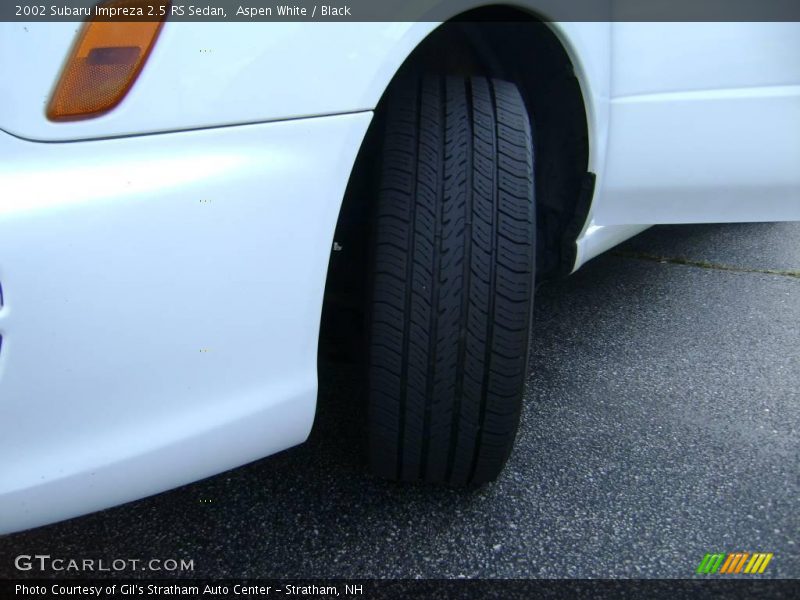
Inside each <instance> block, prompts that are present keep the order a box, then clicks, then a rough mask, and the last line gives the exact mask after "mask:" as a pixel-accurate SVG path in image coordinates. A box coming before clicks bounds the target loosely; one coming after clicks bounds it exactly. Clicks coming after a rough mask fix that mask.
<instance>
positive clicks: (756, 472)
mask: <svg viewBox="0 0 800 600" xmlns="http://www.w3.org/2000/svg"><path fill="white" fill-rule="evenodd" d="M533 339H534V342H533V351H532V369H531V372H530V376H529V378H528V391H527V393H526V398H525V409H524V414H523V420H522V425H521V428H520V432H519V437H518V440H517V444H516V448H515V450H514V453H513V455H512V457H511V459H510V461H509V463H508V465H507V468H506V470H505V472H504V473H503V475H502V476H501V478H500V479H499V480H498V481H497V482H496V483H494V484H492V485H489V486H487V487H485V488H483V489H480V490H477V491H472V492H466V491H456V490H450V489H443V488H438V487H429V486H423V485H398V484H392V483H387V482H383V481H379V480H376V479H373V478H372V477H371V476H369V475H368V474H366V473H365V471H364V469H363V467H362V462H361V451H362V450H361V444H360V427H361V419H362V418H363V415H362V413H361V412H360V411H359V410H357V409H356V407H357V405H358V402H359V397H360V394H361V385H362V384H361V383H360V381H359V379H358V377H357V376H356V373H355V370H354V368H353V367H352V366H347V365H343V364H330V365H325V366H324V367H323V368H322V372H321V389H322V392H321V397H320V408H319V415H318V418H317V422H316V424H315V427H314V431H313V433H312V435H311V439H310V440H309V442H308V443H306V444H305V445H303V446H300V447H298V448H294V449H291V450H288V451H286V452H283V453H281V454H279V455H276V456H272V457H269V458H266V459H264V460H261V461H258V462H256V463H253V464H251V465H248V466H245V467H243V468H240V469H236V470H234V471H230V472H227V473H224V474H222V475H219V476H217V477H214V478H211V479H207V480H204V481H201V482H198V483H196V484H193V485H189V486H186V487H183V488H180V489H177V490H173V491H170V492H167V493H164V494H161V495H159V496H155V497H152V498H148V499H145V500H141V501H138V502H134V503H130V504H127V505H125V506H122V507H118V508H114V509H110V510H107V511H104V512H101V513H97V514H93V515H88V516H85V517H81V518H78V519H73V520H71V521H67V522H64V523H60V524H55V525H52V526H48V527H44V528H39V529H36V530H32V531H28V532H23V533H20V534H15V535H11V536H7V537H4V538H0V576H11V575H16V574H17V573H15V572H13V568H12V561H11V557H13V556H15V555H17V554H20V553H26V554H34V553H43V552H46V553H49V554H51V555H54V556H55V555H57V556H65V557H94V558H106V559H107V560H110V559H112V558H118V557H145V558H148V557H164V558H189V559H193V560H194V566H195V568H194V572H193V573H192V575H194V576H200V577H275V578H288V577H295V578H311V577H346V578H350V577H359V578H371V577H508V578H527V577H601V578H616V577H691V576H693V574H694V571H695V569H696V567H697V565H698V563H699V562H700V560H701V559H702V557H703V556H704V554H706V553H710V552H721V553H727V552H737V551H746V552H772V553H774V558H773V559H772V561H771V563H770V564H769V566H768V569H767V571H766V573H765V576H770V577H784V578H787V577H792V578H797V577H800V434H799V432H800V223H794V224H783V223H776V224H731V225H692V226H668V227H667V226H664V227H657V228H653V229H651V230H648V231H646V232H644V233H643V234H641V235H640V236H638V237H636V238H634V239H633V240H631V241H629V242H628V243H626V244H625V245H623V246H622V247H620V248H617V249H616V250H614V251H612V252H611V253H607V254H605V255H603V256H602V257H599V258H597V259H595V260H593V261H591V262H590V263H589V264H587V265H586V266H585V267H584V268H582V269H581V270H580V271H579V272H578V273H576V274H575V275H574V276H572V277H570V278H568V279H566V280H565V281H562V282H558V283H553V284H547V285H545V286H543V287H542V288H541V289H540V290H539V292H538V294H537V298H536V310H535V327H534V338H533Z"/></svg>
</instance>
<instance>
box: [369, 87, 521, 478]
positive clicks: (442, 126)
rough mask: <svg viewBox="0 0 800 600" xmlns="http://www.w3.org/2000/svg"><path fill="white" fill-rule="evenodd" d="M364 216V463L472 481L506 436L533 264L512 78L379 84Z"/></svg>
mask: <svg viewBox="0 0 800 600" xmlns="http://www.w3.org/2000/svg"><path fill="white" fill-rule="evenodd" d="M385 118H386V128H385V138H384V147H383V154H382V160H383V165H382V168H381V182H380V190H379V194H378V197H377V202H376V208H375V211H374V215H373V222H372V226H373V242H372V253H373V264H372V272H371V287H372V289H371V291H372V298H371V302H370V309H369V310H370V323H369V368H368V379H369V386H368V394H369V399H368V428H369V431H368V434H369V448H368V455H369V462H370V467H371V469H372V470H373V472H374V473H375V474H377V475H379V476H382V477H385V478H389V479H400V480H405V481H412V480H421V481H427V482H435V483H446V484H449V485H454V486H476V485H480V484H482V483H485V482H488V481H492V480H494V479H495V478H496V477H497V475H498V474H499V473H500V471H501V470H502V468H503V465H504V464H505V462H506V460H507V459H508V456H509V454H510V453H511V448H512V445H513V443H514V437H515V436H516V431H517V427H518V425H519V417H520V410H521V406H522V393H523V389H524V383H525V376H526V371H527V364H526V363H527V352H528V342H529V337H528V336H529V327H530V320H531V308H532V303H533V285H534V269H535V266H534V265H535V264H536V263H535V256H534V252H535V247H536V244H535V222H534V215H535V212H534V192H533V190H534V187H533V147H532V140H531V131H530V124H529V120H528V115H527V112H526V109H525V105H524V103H523V101H522V98H521V96H520V93H519V91H518V90H517V88H516V86H514V85H513V84H511V83H508V82H504V81H496V80H488V79H485V78H481V77H473V78H470V79H465V78H463V77H447V78H443V77H429V78H424V79H422V80H421V81H419V82H416V81H415V82H413V83H411V84H410V85H409V84H406V85H404V86H402V87H400V88H399V89H397V90H395V91H394V92H392V93H391V95H390V97H389V99H388V104H387V107H386V113H385Z"/></svg>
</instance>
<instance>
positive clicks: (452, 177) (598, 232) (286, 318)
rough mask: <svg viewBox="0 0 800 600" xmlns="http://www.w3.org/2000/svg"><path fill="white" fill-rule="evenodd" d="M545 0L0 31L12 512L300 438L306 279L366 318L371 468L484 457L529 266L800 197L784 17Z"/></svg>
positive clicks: (1, 238) (51, 509)
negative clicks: (409, 13) (442, 10)
mask: <svg viewBox="0 0 800 600" xmlns="http://www.w3.org/2000/svg"><path fill="white" fill-rule="evenodd" d="M130 2H132V3H134V4H135V3H136V0H130ZM118 4H119V3H118ZM477 4H478V2H468V1H465V2H461V3H459V6H460V7H461V9H464V7H470V6H473V5H477ZM536 5H537V3H536V1H535V0H510V1H508V2H504V7H503V8H499V7H487V6H484V7H482V8H479V9H475V10H473V11H472V12H470V13H466V14H463V13H456V12H454V13H453V14H452V15H451V17H452V18H451V19H443V22H403V23H399V22H390V23H386V22H383V23H378V22H363V23H355V22H343V23H336V24H326V23H289V22H287V23H253V24H243V23H225V22H219V23H187V22H174V21H171V20H170V19H165V21H164V22H163V23H162V22H157V21H150V22H142V23H135V22H125V23H116V24H109V23H103V22H100V21H93V22H86V23H83V24H78V23H55V22H44V21H41V20H36V19H34V18H31V19H30V20H29V22H25V23H21V22H6V23H2V24H0V73H2V74H3V77H2V79H0V130H2V131H1V132H0V286H1V288H2V293H1V294H0V298H1V300H0V336H2V337H1V338H0V340H1V341H2V345H1V346H0V456H2V457H3V458H2V461H0V532H10V531H15V530H21V529H25V528H29V527H33V526H37V525H40V524H44V523H48V522H53V521H56V520H59V519H64V518H67V517H71V516H74V515H78V514H82V513H86V512H90V511H93V510H97V509H101V508H104V507H108V506H112V505H115V504H118V503H122V502H125V501H129V500H132V499H135V498H140V497H143V496H146V495H148V494H153V493H156V492H159V491H162V490H165V489H168V488H171V487H175V486H178V485H181V484H184V483H187V482H191V481H194V480H197V479H199V478H202V477H205V476H208V475H212V474H214V473H218V472H221V471H223V470H225V469H229V468H232V467H235V466H238V465H242V464H244V463H247V462H249V461H252V460H255V459H258V458H261V457H264V456H267V455H269V454H271V453H274V452H277V451H279V450H282V449H285V448H288V447H290V446H293V445H295V444H298V443H300V442H302V441H303V440H305V439H306V437H307V435H308V433H309V430H310V428H311V425H312V421H313V419H314V412H315V403H316V398H317V348H318V342H319V337H320V329H321V327H320V322H321V315H322V312H323V304H324V303H325V307H326V311H328V310H329V309H330V311H331V313H332V314H337V313H336V310H337V306H338V307H341V306H344V307H345V310H347V309H352V310H354V311H355V312H356V313H359V312H360V313H363V314H364V315H365V316H366V322H367V325H366V331H365V339H366V343H365V345H364V351H363V356H364V358H365V363H366V365H367V367H366V368H367V377H368V392H367V396H368V397H367V405H368V419H367V423H366V426H365V431H364V436H365V439H366V440H367V444H366V445H367V447H368V460H369V463H370V467H371V469H372V470H373V471H374V472H375V473H377V474H378V475H381V476H384V477H387V478H396V479H401V480H424V481H428V482H439V483H444V484H448V485H468V486H474V485H479V484H481V483H484V482H488V481H491V480H492V479H494V478H495V477H497V476H498V474H499V473H500V471H501V469H502V467H503V464H504V462H505V461H506V458H507V457H508V455H509V453H510V451H511V447H512V444H513V441H514V436H515V431H516V428H517V423H518V419H519V414H520V403H521V398H522V391H523V382H524V378H525V374H526V364H527V354H528V343H529V340H528V334H529V328H530V322H531V306H532V299H533V291H534V284H535V281H536V280H540V281H541V280H544V279H548V278H553V277H558V276H562V275H566V274H569V273H570V272H572V271H574V270H575V269H577V268H579V267H580V266H581V265H583V264H584V263H585V262H586V261H587V260H589V259H590V258H592V257H593V256H596V255H597V254H599V253H601V252H603V251H605V250H606V249H608V248H610V247H612V246H614V245H615V244H617V243H619V242H621V241H622V240H624V239H626V238H628V237H630V236H632V235H634V234H636V233H637V232H639V231H641V230H643V229H644V228H646V227H647V226H649V225H652V224H656V223H688V222H693V223H697V222H715V221H726V222H730V221H767V220H769V221H774V220H797V219H798V218H800V204H799V203H798V200H800V25H799V24H798V23H796V22H786V23H780V22H775V23H735V22H730V23H659V22H646V23H629V22H613V23H609V22H553V21H549V20H546V19H541V18H534V17H533V16H532V14H533V13H532V12H531V11H533V10H534V9H535V8H536ZM362 298H363V300H362ZM338 314H342V313H338ZM353 331H355V328H354V329H353ZM353 335H355V333H354V334H353ZM533 368H535V365H533Z"/></svg>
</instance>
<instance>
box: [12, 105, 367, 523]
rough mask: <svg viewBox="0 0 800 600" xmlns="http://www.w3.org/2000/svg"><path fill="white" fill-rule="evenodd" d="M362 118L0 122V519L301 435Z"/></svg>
mask: <svg viewBox="0 0 800 600" xmlns="http://www.w3.org/2000/svg"><path fill="white" fill-rule="evenodd" d="M370 119H371V113H369V112H365V113H358V114H351V115H342V116H333V117H321V118H314V119H302V120H296V121H288V122H278V123H271V124H263V125H249V126H241V127H231V128H221V129H213V130H203V131H193V132H184V133H172V134H161V135H152V136H144V137H136V138H122V139H113V140H102V141H92V142H78V143H61V144H42V143H34V142H27V141H22V140H19V139H17V138H14V137H12V136H9V135H6V134H0V285H1V286H2V293H3V306H2V308H0V335H2V347H0V533H5V532H9V531H16V530H21V529H25V528H29V527H33V526H37V525H40V524H44V523H47V522H52V521H56V520H60V519H64V518H68V517H71V516H75V515H78V514H82V513H86V512H90V511H93V510H98V509H101V508H105V507H108V506H112V505H115V504H119V503H122V502H126V501H129V500H132V499H135V498H139V497H142V496H146V495H149V494H152V493H156V492H159V491H162V490H165V489H168V488H171V487H175V486H178V485H182V484H184V483H187V482H190V481H194V480H196V479H199V478H202V477H205V476H209V475H212V474H214V473H218V472H220V471H223V470H225V469H229V468H232V467H235V466H238V465H241V464H244V463H247V462H249V461H252V460H255V459H258V458H260V457H263V456H266V455H268V454H271V453H274V452H277V451H279V450H282V449H284V448H287V447H290V446H292V445H295V444H298V443H300V442H302V441H303V440H304V439H305V438H306V437H307V435H308V433H309V430H310V428H311V424H312V422H313V416H314V408H315V402H316V392H317V379H316V362H317V338H318V330H319V320H320V312H321V306H322V296H323V291H324V285H325V274H326V270H327V266H328V258H329V253H330V248H331V242H332V238H333V231H334V228H335V225H336V219H337V216H338V211H339V207H340V203H341V200H342V196H343V194H344V190H345V186H346V185H347V179H348V177H349V174H350V171H351V167H352V164H353V162H354V160H355V156H356V153H357V151H358V148H359V145H360V143H361V140H362V138H363V135H364V133H365V131H366V128H367V126H368V125H369V122H370Z"/></svg>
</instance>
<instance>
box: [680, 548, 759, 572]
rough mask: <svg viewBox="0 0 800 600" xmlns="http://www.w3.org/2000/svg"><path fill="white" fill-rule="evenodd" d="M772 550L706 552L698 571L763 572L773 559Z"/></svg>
mask: <svg viewBox="0 0 800 600" xmlns="http://www.w3.org/2000/svg"><path fill="white" fill-rule="evenodd" d="M772 556H773V554H772V552H753V553H750V552H730V553H728V554H727V555H725V554H706V555H705V556H704V557H703V560H701V561H700V564H699V565H698V567H697V571H696V573H698V574H701V575H713V574H715V573H719V574H720V575H723V574H724V575H737V574H750V575H755V574H760V573H763V572H764V571H765V570H766V568H767V565H768V564H769V561H771V560H772Z"/></svg>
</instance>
